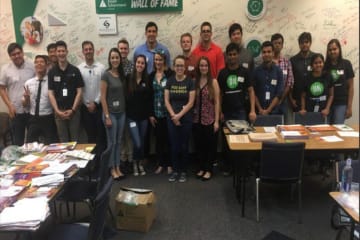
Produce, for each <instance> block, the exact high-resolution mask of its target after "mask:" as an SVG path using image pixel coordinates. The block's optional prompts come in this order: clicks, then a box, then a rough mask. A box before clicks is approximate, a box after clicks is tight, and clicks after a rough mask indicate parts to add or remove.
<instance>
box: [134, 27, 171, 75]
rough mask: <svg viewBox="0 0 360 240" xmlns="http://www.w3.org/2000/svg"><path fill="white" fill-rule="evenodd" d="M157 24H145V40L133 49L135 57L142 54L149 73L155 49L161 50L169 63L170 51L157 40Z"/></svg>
mask: <svg viewBox="0 0 360 240" xmlns="http://www.w3.org/2000/svg"><path fill="white" fill-rule="evenodd" d="M157 35H158V26H157V25H156V23H154V22H148V23H147V24H146V26H145V36H146V42H145V43H144V44H142V45H140V46H138V47H137V48H136V49H135V52H134V57H133V59H135V58H136V57H137V56H138V55H140V54H142V55H144V56H145V57H146V62H147V72H148V74H150V73H151V72H152V71H153V70H154V54H155V52H156V51H157V50H163V51H164V54H165V55H166V64H167V65H168V66H170V65H171V59H170V52H169V50H168V48H167V47H166V46H165V45H163V44H161V43H159V42H158V41H157V39H156V38H157Z"/></svg>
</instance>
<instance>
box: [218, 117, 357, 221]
mask: <svg viewBox="0 0 360 240" xmlns="http://www.w3.org/2000/svg"><path fill="white" fill-rule="evenodd" d="M350 127H351V128H352V129H353V130H354V131H357V132H359V125H358V124H357V125H350ZM254 128H255V132H257V133H264V132H265V130H264V127H254ZM223 133H224V136H225V139H226V143H227V147H228V151H229V152H230V153H231V154H232V155H233V156H232V159H233V160H234V187H235V192H236V197H237V199H238V201H239V202H240V204H241V205H242V209H241V216H244V215H245V180H246V176H247V168H248V167H249V165H250V164H251V163H252V162H253V161H254V159H256V158H258V157H259V156H260V151H261V147H262V142H252V141H249V142H245V141H244V142H241V141H234V140H233V139H234V134H232V133H231V132H230V131H229V129H227V128H226V127H224V128H223ZM275 134H276V135H277V142H280V143H281V142H283V143H286V142H299V141H301V142H305V154H306V155H307V156H309V155H312V154H319V153H326V154H330V153H331V154H337V153H343V154H353V153H354V152H356V153H357V152H358V151H359V137H358V136H357V137H340V138H341V139H342V140H343V141H340V142H327V141H324V140H322V139H321V137H324V136H338V137H339V135H338V132H337V131H334V130H332V131H321V132H310V131H309V138H308V139H292V140H285V139H284V138H283V137H281V135H280V133H279V131H276V132H275ZM239 156H240V157H239Z"/></svg>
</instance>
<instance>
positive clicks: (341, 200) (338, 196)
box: [329, 192, 359, 223]
mask: <svg viewBox="0 0 360 240" xmlns="http://www.w3.org/2000/svg"><path fill="white" fill-rule="evenodd" d="M329 195H330V196H331V197H332V198H333V199H334V200H335V201H336V202H337V204H339V206H340V207H341V208H342V209H344V211H345V212H346V213H347V214H348V215H349V216H350V217H351V218H352V219H353V220H354V221H355V222H357V223H359V213H358V212H356V211H355V210H354V208H351V207H350V206H349V204H347V203H346V199H347V198H348V197H354V198H357V204H356V205H357V207H359V192H350V194H349V193H344V192H330V193H329ZM358 211H359V209H358Z"/></svg>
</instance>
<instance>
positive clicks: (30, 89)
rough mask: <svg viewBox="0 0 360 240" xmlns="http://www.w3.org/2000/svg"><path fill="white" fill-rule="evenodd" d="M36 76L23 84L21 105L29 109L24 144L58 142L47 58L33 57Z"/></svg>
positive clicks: (42, 56) (43, 56) (41, 56)
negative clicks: (49, 90)
mask: <svg viewBox="0 0 360 240" xmlns="http://www.w3.org/2000/svg"><path fill="white" fill-rule="evenodd" d="M34 64H35V73H36V76H35V77H34V78H31V79H29V80H27V81H26V82H25V85H24V90H25V91H24V95H23V99H22V103H23V106H24V107H29V108H30V117H29V125H28V132H27V136H26V142H35V141H37V142H44V143H45V144H50V143H54V142H58V137H57V132H56V125H55V118H54V111H53V108H52V106H51V103H50V100H49V95H48V76H47V74H46V72H47V64H48V63H47V56H45V55H37V56H36V57H35V61H34Z"/></svg>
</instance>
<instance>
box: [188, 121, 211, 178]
mask: <svg viewBox="0 0 360 240" xmlns="http://www.w3.org/2000/svg"><path fill="white" fill-rule="evenodd" d="M193 130H194V140H195V149H196V153H197V157H198V159H199V170H203V171H206V172H211V171H212V164H213V160H214V149H215V151H216V138H217V134H215V132H214V125H213V124H210V125H202V124H200V123H196V124H194V126H193Z"/></svg>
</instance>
